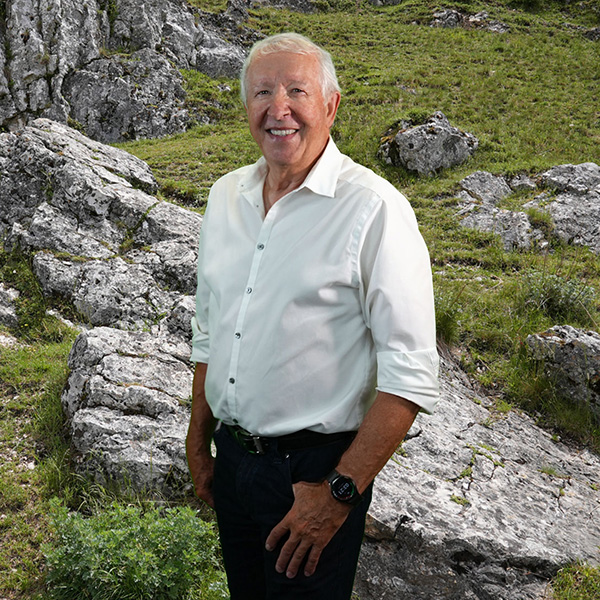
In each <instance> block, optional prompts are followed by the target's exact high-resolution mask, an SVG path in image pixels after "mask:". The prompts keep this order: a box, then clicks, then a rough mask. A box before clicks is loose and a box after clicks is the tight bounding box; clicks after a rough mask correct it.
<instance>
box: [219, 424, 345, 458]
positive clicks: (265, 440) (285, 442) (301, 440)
mask: <svg viewBox="0 0 600 600" xmlns="http://www.w3.org/2000/svg"><path fill="white" fill-rule="evenodd" d="M223 426H224V427H227V429H228V430H229V433H231V436H232V437H233V439H234V440H235V441H236V442H237V443H238V444H239V445H240V446H241V447H242V448H244V450H246V451H247V452H250V453H251V454H266V452H267V450H268V449H269V448H272V447H273V446H275V445H276V446H277V448H278V449H279V450H280V451H282V452H288V451H291V450H304V449H306V448H318V447H319V446H326V445H327V444H333V443H335V442H339V441H342V440H348V442H351V441H352V440H353V439H354V436H355V435H356V431H341V432H339V433H319V432H318V431H311V430H310V429H302V430H301V431H297V432H296V433H290V434H288V435H280V436H278V437H264V436H262V435H253V434H252V433H250V432H248V431H246V430H245V429H243V428H242V427H240V426H239V425H227V424H226V423H223Z"/></svg>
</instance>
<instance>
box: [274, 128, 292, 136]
mask: <svg viewBox="0 0 600 600" xmlns="http://www.w3.org/2000/svg"><path fill="white" fill-rule="evenodd" d="M267 131H268V132H269V133H270V134H271V135H276V136H278V137H283V136H284V135H292V133H296V130H295V129H267Z"/></svg>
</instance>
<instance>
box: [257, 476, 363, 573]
mask: <svg viewBox="0 0 600 600" xmlns="http://www.w3.org/2000/svg"><path fill="white" fill-rule="evenodd" d="M293 488H294V504H293V505H292V508H291V509H290V511H289V512H288V514H287V515H286V516H285V517H284V518H283V519H282V520H281V522H280V523H278V524H277V525H276V526H275V527H273V529H272V530H271V533H270V534H269V537H268V538H267V541H266V544H265V546H266V548H267V550H273V549H275V547H276V546H277V543H278V542H279V540H280V539H281V538H282V537H283V536H284V535H285V534H286V533H288V532H289V538H288V539H287V541H286V542H285V544H284V545H283V547H282V549H281V552H280V553H279V558H278V559H277V563H276V565H275V569H276V570H277V572H278V573H283V572H285V573H286V576H287V577H289V578H293V577H295V576H296V574H297V573H298V569H299V568H300V565H301V564H302V561H303V560H304V558H305V557H306V556H307V555H308V558H307V560H306V565H305V567H304V574H305V575H306V576H307V577H310V576H311V575H312V574H313V573H314V572H315V570H316V568H317V564H318V562H319V558H320V557H321V553H322V552H323V549H324V548H325V546H327V544H328V543H329V542H330V540H331V538H332V537H333V536H334V535H335V533H336V532H337V530H338V529H339V528H340V527H341V526H342V524H343V523H344V521H345V520H346V517H347V516H348V515H349V514H350V511H351V510H352V507H351V506H346V505H344V504H342V503H341V502H338V501H337V500H335V499H334V498H333V497H332V495H331V492H330V490H329V485H328V483H327V482H323V483H307V482H306V481H300V482H298V483H295V484H294V486H293Z"/></svg>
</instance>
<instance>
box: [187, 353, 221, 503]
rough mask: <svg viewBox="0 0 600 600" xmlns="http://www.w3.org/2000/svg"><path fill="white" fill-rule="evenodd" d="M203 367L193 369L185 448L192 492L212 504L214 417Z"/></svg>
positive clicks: (200, 364)
mask: <svg viewBox="0 0 600 600" xmlns="http://www.w3.org/2000/svg"><path fill="white" fill-rule="evenodd" d="M206 369H207V365H206V364H204V363H198V364H197V365H196V370H195V372H194V382H193V384H192V414H191V415H190V426H189V428H188V433H187V438H186V440H185V448H186V454H187V459H188V465H189V468H190V474H191V476H192V481H193V482H194V489H195V490H196V495H197V496H198V498H200V500H204V502H206V503H207V504H208V505H209V506H212V507H213V508H214V506H215V502H214V499H213V493H212V485H213V473H214V469H215V459H214V458H213V457H212V455H211V439H212V434H213V432H214V429H215V423H216V421H215V418H214V417H213V415H212V412H211V410H210V407H209V406H208V403H207V402H206V396H205V394H204V381H205V379H206Z"/></svg>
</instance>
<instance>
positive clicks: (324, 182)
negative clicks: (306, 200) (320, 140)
mask: <svg viewBox="0 0 600 600" xmlns="http://www.w3.org/2000/svg"><path fill="white" fill-rule="evenodd" d="M342 158H343V155H342V153H341V152H340V151H339V150H338V148H337V146H336V145H335V142H334V141H333V140H332V139H331V137H329V141H328V142H327V146H325V150H324V151H323V154H321V156H320V158H319V160H317V162H316V163H315V165H314V167H313V168H312V169H311V170H310V172H309V173H308V175H307V176H306V179H305V180H304V181H303V182H302V184H301V185H300V186H298V188H297V189H298V190H300V189H302V188H308V189H309V190H311V191H312V192H314V193H315V194H319V195H321V196H328V197H330V198H333V197H334V196H335V188H336V184H337V179H338V175H339V173H340V171H341V169H342ZM266 175H267V161H266V160H265V157H264V156H261V157H260V158H259V159H258V160H257V161H256V162H255V163H254V164H253V165H252V167H251V168H250V169H248V171H247V172H246V173H245V175H244V176H243V177H242V179H241V180H240V187H239V189H240V193H241V195H242V196H244V197H245V198H246V199H247V200H248V201H250V202H252V199H253V198H254V197H259V196H260V198H261V199H262V190H263V185H264V182H265V177H266Z"/></svg>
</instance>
